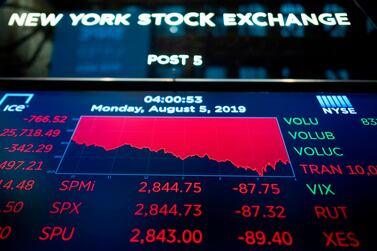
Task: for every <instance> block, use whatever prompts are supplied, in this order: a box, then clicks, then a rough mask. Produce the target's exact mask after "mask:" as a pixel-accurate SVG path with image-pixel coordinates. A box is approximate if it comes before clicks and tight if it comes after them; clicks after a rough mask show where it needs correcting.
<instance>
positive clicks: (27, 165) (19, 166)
mask: <svg viewBox="0 0 377 251" xmlns="http://www.w3.org/2000/svg"><path fill="white" fill-rule="evenodd" d="M42 166H43V161H36V160H31V161H24V160H5V161H3V162H0V171H17V170H22V171H42Z"/></svg>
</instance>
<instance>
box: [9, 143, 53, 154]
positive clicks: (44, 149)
mask: <svg viewBox="0 0 377 251" xmlns="http://www.w3.org/2000/svg"><path fill="white" fill-rule="evenodd" d="M52 149H54V146H53V145H52V144H39V145H34V144H12V146H11V147H6V148H4V150H6V151H8V152H10V153H13V152H20V153H49V152H51V151H52Z"/></svg>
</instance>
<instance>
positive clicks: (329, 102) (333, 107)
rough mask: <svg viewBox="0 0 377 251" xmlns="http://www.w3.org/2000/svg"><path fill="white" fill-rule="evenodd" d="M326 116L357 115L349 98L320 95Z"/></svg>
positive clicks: (320, 102) (319, 98) (318, 98)
mask: <svg viewBox="0 0 377 251" xmlns="http://www.w3.org/2000/svg"><path fill="white" fill-rule="evenodd" d="M317 100H318V102H319V104H320V105H321V107H322V111H323V113H324V114H357V112H356V111H355V108H353V106H352V104H351V102H350V101H349V99H348V98H347V96H339V95H338V96H335V95H331V96H330V95H318V96H317Z"/></svg>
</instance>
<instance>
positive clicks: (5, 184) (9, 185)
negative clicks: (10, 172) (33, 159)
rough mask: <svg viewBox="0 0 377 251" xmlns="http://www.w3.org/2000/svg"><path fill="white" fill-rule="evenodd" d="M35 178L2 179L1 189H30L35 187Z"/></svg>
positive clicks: (0, 182)
mask: <svg viewBox="0 0 377 251" xmlns="http://www.w3.org/2000/svg"><path fill="white" fill-rule="evenodd" d="M34 185H35V180H22V181H20V182H16V181H14V180H0V190H1V189H3V190H7V191H13V190H19V191H30V190H32V189H33V188H34Z"/></svg>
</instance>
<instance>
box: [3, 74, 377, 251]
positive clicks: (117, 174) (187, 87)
mask: <svg viewBox="0 0 377 251" xmlns="http://www.w3.org/2000/svg"><path fill="white" fill-rule="evenodd" d="M51 82H52V81H50V82H48V81H47V82H46V81H38V80H33V81H32V80H30V81H10V80H7V81H2V88H1V91H0V125H1V126H0V198H1V199H0V247H1V250H14V251H18V250H40V251H47V250H93V251H94V250H140V251H162V250H163V251H172V250H187V251H190V250H206V251H209V250H218V251H226V250H234V251H238V250H240V251H241V250H243V251H244V250H305V251H311V250H313V251H314V250H315V251H318V250H362V251H374V250H376V248H377V245H376V242H375V234H376V231H375V227H376V224H377V215H376V210H377V203H376V202H377V190H376V187H375V184H376V179H377V162H376V152H377V145H376V144H375V141H376V138H377V117H376V109H377V92H376V88H375V87H374V86H375V83H362V82H353V83H347V82H344V83H334V82H327V83H320V82H305V86H306V87H305V88H303V87H302V86H304V83H300V82H297V83H289V81H286V82H275V83H272V82H264V83H256V82H254V83H249V84H248V85H246V84H245V83H242V84H237V83H225V84H224V83H195V82H187V83H186V82H176V83H175V84H174V85H172V83H170V82H167V83H165V82H158V83H156V82H153V81H151V82H150V83H134V84H132V83H123V82H116V83H108V85H107V86H106V88H104V85H103V83H100V84H98V83H95V82H86V81H81V82H75V81H72V80H71V81H70V82H65V81H62V80H60V81H55V82H54V83H51ZM291 82H292V81H291ZM31 86H33V87H31ZM46 86H49V87H51V86H54V90H52V89H50V90H48V89H47V88H46ZM109 86H111V88H110V87H109ZM230 86H231V87H230ZM339 87H342V88H339ZM59 88H60V89H59ZM112 88H114V89H112ZM104 89H108V90H104ZM230 89H231V90H230Z"/></svg>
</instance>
